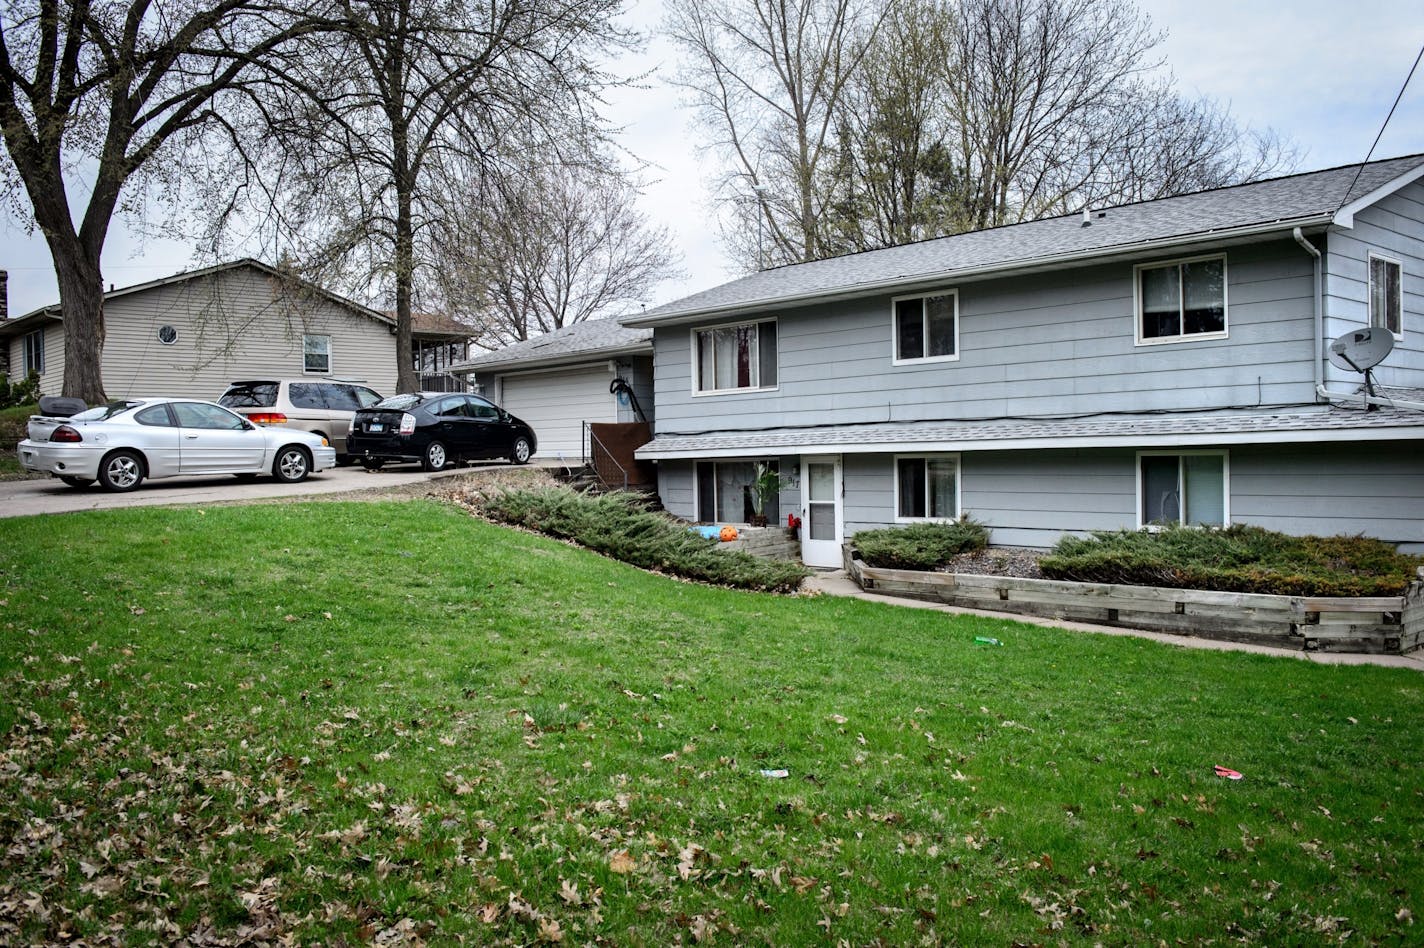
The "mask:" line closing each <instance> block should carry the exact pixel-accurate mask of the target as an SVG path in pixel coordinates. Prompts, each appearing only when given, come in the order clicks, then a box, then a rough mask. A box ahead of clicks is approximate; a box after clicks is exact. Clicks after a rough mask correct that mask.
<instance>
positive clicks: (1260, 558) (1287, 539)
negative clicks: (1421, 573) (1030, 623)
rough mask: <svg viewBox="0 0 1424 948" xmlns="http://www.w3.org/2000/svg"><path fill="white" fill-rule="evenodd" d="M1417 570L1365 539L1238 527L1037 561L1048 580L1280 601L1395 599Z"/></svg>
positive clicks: (1111, 544)
mask: <svg viewBox="0 0 1424 948" xmlns="http://www.w3.org/2000/svg"><path fill="white" fill-rule="evenodd" d="M1421 564H1424V557H1417V556H1408V555H1406V554H1402V553H1399V552H1397V551H1396V550H1395V549H1394V547H1393V546H1391V545H1390V544H1388V543H1384V542H1382V541H1380V540H1372V539H1369V538H1367V537H1362V536H1353V537H1352V536H1334V537H1316V536H1303V537H1293V536H1288V535H1286V534H1284V533H1276V532H1274V531H1271V530H1265V529H1262V528H1261V527H1253V526H1246V525H1243V524H1236V525H1233V526H1230V527H1227V528H1225V529H1222V530H1201V529H1196V528H1192V527H1168V528H1166V529H1163V530H1161V531H1158V532H1155V533H1149V532H1147V531H1143V530H1116V531H1100V532H1096V533H1093V534H1092V535H1091V536H1088V537H1064V538H1063V539H1062V540H1060V541H1059V542H1058V545H1057V546H1055V547H1054V548H1053V552H1052V553H1051V554H1049V555H1048V556H1045V557H1043V558H1042V559H1040V560H1039V561H1038V566H1039V569H1040V570H1042V571H1043V575H1045V576H1047V577H1049V578H1050V579H1068V580H1074V581H1077V582H1085V583H1120V584H1126V585H1133V586H1165V587H1168V588H1173V589H1214V590H1220V591H1222V592H1252V593H1271V594H1274V595H1281V596H1398V595H1400V594H1401V593H1403V592H1404V590H1405V588H1406V587H1407V586H1408V585H1409V583H1410V582H1412V581H1413V580H1414V578H1415V571H1416V570H1417V569H1418V567H1419V566H1420V565H1421Z"/></svg>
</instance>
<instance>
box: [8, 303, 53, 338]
mask: <svg viewBox="0 0 1424 948" xmlns="http://www.w3.org/2000/svg"><path fill="white" fill-rule="evenodd" d="M45 317H48V318H49V320H50V322H55V323H58V322H63V320H61V319H60V318H59V307H58V306H41V307H40V308H39V309H32V310H30V311H29V312H28V313H26V314H25V315H23V316H16V317H15V318H14V319H6V320H4V321H0V331H4V332H5V333H6V334H7V335H8V334H9V330H10V329H12V328H13V327H15V326H18V325H20V323H28V322H31V321H33V322H39V321H40V320H41V319H43V318H45Z"/></svg>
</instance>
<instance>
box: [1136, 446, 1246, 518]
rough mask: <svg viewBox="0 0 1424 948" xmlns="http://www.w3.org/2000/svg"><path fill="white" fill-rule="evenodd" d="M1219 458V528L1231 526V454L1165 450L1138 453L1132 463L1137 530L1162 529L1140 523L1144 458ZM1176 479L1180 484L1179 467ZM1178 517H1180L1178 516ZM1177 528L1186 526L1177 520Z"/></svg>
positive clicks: (1221, 451) (1215, 451)
mask: <svg viewBox="0 0 1424 948" xmlns="http://www.w3.org/2000/svg"><path fill="white" fill-rule="evenodd" d="M1202 456H1206V457H1220V458H1221V524H1220V526H1221V527H1229V526H1231V452H1230V451H1228V450H1226V449H1225V448H1213V449H1208V450H1189V449H1185V448H1183V449H1177V450H1172V449H1165V450H1161V451H1138V452H1137V457H1135V458H1134V459H1133V461H1132V464H1133V468H1134V470H1133V475H1134V478H1135V480H1136V482H1137V490H1136V495H1137V497H1136V501H1135V509H1136V511H1137V512H1136V514H1134V516H1135V518H1136V520H1137V529H1139V530H1147V531H1148V532H1155V531H1158V530H1161V529H1162V526H1161V524H1156V523H1143V522H1142V459H1143V458H1146V457H1179V458H1184V457H1202ZM1177 478H1178V481H1179V482H1180V479H1181V467H1180V465H1179V466H1178V468H1177ZM1179 516H1180V515H1179ZM1178 526H1187V524H1183V523H1182V522H1181V521H1180V520H1178Z"/></svg>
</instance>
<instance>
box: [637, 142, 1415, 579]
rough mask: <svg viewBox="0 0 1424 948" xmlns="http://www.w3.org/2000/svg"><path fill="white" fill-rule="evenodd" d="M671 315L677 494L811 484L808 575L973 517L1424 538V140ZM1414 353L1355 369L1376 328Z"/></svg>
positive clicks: (740, 294) (805, 500)
mask: <svg viewBox="0 0 1424 948" xmlns="http://www.w3.org/2000/svg"><path fill="white" fill-rule="evenodd" d="M624 323H625V324H626V325H629V326H635V327H651V328H652V329H653V331H654V366H655V370H654V371H655V392H656V401H657V418H656V427H655V437H654V439H653V441H651V442H650V443H648V444H647V445H645V446H644V447H643V448H642V449H640V450H639V452H638V456H639V457H640V458H643V459H647V460H652V461H655V462H656V463H657V466H658V483H659V491H660V494H661V496H662V500H663V503H664V505H665V506H666V507H667V508H668V509H669V510H671V511H672V512H674V513H676V514H679V515H681V516H685V517H688V518H690V519H698V520H705V521H731V522H734V523H735V522H739V521H743V520H745V519H746V513H747V509H748V508H747V505H746V501H747V485H748V483H749V482H750V480H751V478H752V476H753V475H754V471H755V464H756V463H757V462H759V461H760V462H768V461H769V462H774V463H775V464H776V465H777V466H778V467H779V469H780V470H781V472H782V473H783V474H784V475H786V476H787V478H788V480H789V484H788V486H787V487H785V488H784V489H783V491H782V493H781V496H780V498H779V504H777V505H776V506H775V507H773V508H772V509H771V510H770V511H769V513H770V514H771V515H772V516H775V517H777V518H778V519H780V520H781V521H783V522H784V521H785V518H786V516H787V514H794V515H797V516H800V517H801V518H802V520H803V526H802V531H801V535H802V546H803V556H804V559H805V560H806V562H807V563H810V564H813V565H826V566H833V565H838V564H839V563H840V561H841V552H840V545H841V543H842V541H843V540H844V539H845V538H846V537H848V536H850V535H851V534H853V533H855V532H856V531H857V530H862V529H868V528H872V527H880V526H885V525H890V524H896V523H908V522H914V521H917V520H926V519H941V518H951V517H957V516H960V515H966V514H967V515H970V516H972V517H974V518H976V519H978V520H980V521H983V522H984V523H986V524H987V525H988V526H989V527H990V528H991V529H992V539H993V542H994V543H996V544H999V545H1021V546H1036V547H1043V546H1048V545H1051V544H1052V543H1053V542H1055V541H1056V540H1057V538H1058V537H1060V536H1061V535H1063V534H1064V533H1081V532H1085V531H1089V530H1098V529H1116V528H1138V527H1144V526H1149V525H1152V524H1157V523H1164V522H1179V523H1187V524H1200V525H1212V526H1216V525H1226V524H1232V523H1252V524H1259V525H1261V526H1264V527H1268V528H1271V529H1277V530H1283V531H1286V532H1289V533H1317V534H1335V533H1352V534H1353V533H1364V534H1366V535H1369V536H1375V537H1380V538H1382V539H1385V540H1388V541H1390V542H1392V543H1396V544H1398V545H1399V546H1400V547H1401V548H1402V549H1405V550H1412V551H1420V550H1424V155H1421V156H1413V157H1408V158H1398V159H1393V160H1388V161H1377V162H1372V163H1369V164H1366V165H1352V166H1349V167H1344V168H1335V169H1330V170H1326V171H1318V172H1314V173H1310V174H1300V175H1293V176H1289V177H1284V178H1277V179H1273V180H1269V181H1261V182H1257V183H1253V184H1247V185H1241V186H1237V187H1231V188H1222V189H1217V190H1212V191H1204V192H1199V193H1195V194H1187V195H1181V196H1177V197H1172V198H1166V199H1162V200H1156V201H1150V202H1144V203H1140V204H1132V205H1126V206H1121V207H1110V208H1090V209H1087V210H1085V211H1084V212H1083V213H1082V214H1075V215H1071V216H1067V217H1059V218H1053V219H1049V220H1042V221H1035V222H1031V223H1025V224H1017V225H1013V226H1008V227H1001V228H995V229H991V230H985V231H978V232H973V233H966V234H960V235H956V236H953V237H945V238H940V239H936V240H929V241H924V242H921V243H916V244H911V245H905V246H900V247H892V248H888V249H885V250H877V251H871V252H867V253H860V254H855V255H851V256H846V257H838V258H834V259H829V260H821V261H817V262H814V263H807V264H800V265H795V266H788V267H783V268H780V269H775V270H767V271H763V272H760V273H756V274H754V275H751V276H748V277H745V278H743V279H740V280H736V281H733V282H731V283H727V284H724V285H722V286H718V287H715V288H713V289H710V290H707V291H705V292H702V293H698V294H696V295H693V296H689V297H687V298H685V299H681V300H677V301H675V302H672V303H668V304H666V305H663V306H659V307H657V308H656V309H651V310H648V311H647V312H645V313H641V314H639V315H637V316H634V317H630V318H627V319H625V320H624ZM1368 326H1375V327H1379V328H1378V330H1376V332H1375V335H1376V336H1380V335H1382V334H1385V333H1387V334H1388V335H1389V336H1390V337H1391V338H1392V339H1393V341H1394V348H1393V351H1391V352H1390V353H1389V355H1388V356H1387V357H1386V358H1385V359H1384V360H1383V362H1381V363H1380V364H1379V366H1378V367H1377V368H1376V369H1375V370H1374V380H1375V382H1376V383H1377V384H1376V386H1375V393H1376V394H1375V395H1374V396H1373V397H1367V396H1366V395H1365V394H1364V377H1363V375H1361V374H1359V373H1356V372H1354V371H1351V370H1349V369H1342V368H1338V367H1337V366H1336V365H1335V364H1333V363H1332V362H1331V361H1330V358H1329V356H1330V352H1329V347H1330V345H1331V343H1332V341H1333V340H1335V339H1337V338H1338V337H1340V336H1342V335H1344V334H1347V333H1349V332H1351V331H1352V330H1357V329H1361V328H1363V327H1368Z"/></svg>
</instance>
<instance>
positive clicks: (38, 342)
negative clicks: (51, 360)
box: [20, 326, 47, 378]
mask: <svg viewBox="0 0 1424 948" xmlns="http://www.w3.org/2000/svg"><path fill="white" fill-rule="evenodd" d="M31 339H34V340H35V347H34V348H35V352H37V353H38V354H39V363H40V364H39V365H38V366H34V365H32V364H30V340H31ZM46 341H47V340H46V339H45V331H44V327H43V326H41V327H40V328H39V329H31V330H30V331H29V332H27V333H25V334H24V335H23V336H21V337H20V361H21V364H22V367H23V368H24V370H25V378H29V377H30V373H31V372H34V373H35V374H36V375H39V376H40V377H41V378H43V377H44V374H45V342H46Z"/></svg>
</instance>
